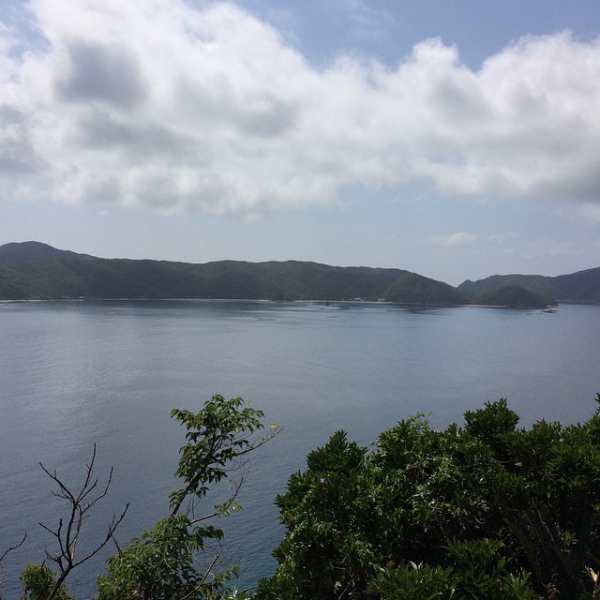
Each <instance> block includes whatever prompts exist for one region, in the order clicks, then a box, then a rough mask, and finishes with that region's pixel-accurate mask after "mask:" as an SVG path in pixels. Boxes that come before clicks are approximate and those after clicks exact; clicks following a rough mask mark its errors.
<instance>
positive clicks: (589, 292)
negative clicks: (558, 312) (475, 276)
mask: <svg viewBox="0 0 600 600" xmlns="http://www.w3.org/2000/svg"><path fill="white" fill-rule="evenodd" d="M513 285H518V286H520V287H522V288H524V289H526V290H528V291H530V292H532V293H534V294H541V295H542V296H546V297H549V298H555V299H556V300H559V301H563V302H591V303H596V302H600V267H597V268H595V269H587V270H585V271H578V272H577V273H571V274H569V275H559V276H558V277H542V276H541V275H493V276H492V277H486V278H485V279H480V280H479V281H469V280H467V281H465V282H463V283H461V284H460V285H459V286H458V290H459V291H460V292H462V293H463V294H465V295H466V296H471V297H473V296H482V295H484V294H489V293H492V292H495V291H496V290H499V289H500V288H502V287H505V286H513Z"/></svg>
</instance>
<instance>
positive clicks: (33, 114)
mask: <svg viewBox="0 0 600 600" xmlns="http://www.w3.org/2000/svg"><path fill="white" fill-rule="evenodd" d="M28 11H29V12H28V14H29V19H30V20H31V22H32V23H31V24H30V25H32V26H33V27H35V28H37V32H38V35H39V37H38V38H36V39H28V38H26V37H25V36H24V34H22V33H20V32H19V30H18V29H11V28H10V27H9V26H8V25H2V24H0V189H1V190H2V194H3V196H4V197H13V198H17V199H18V198H39V197H45V198H49V199H53V200H57V201H62V202H69V203H86V202H96V201H102V202H112V203H117V204H119V205H124V206H131V207H148V208H151V209H156V210H164V211H186V210H190V211H194V210H199V211H207V212H211V213H215V214H236V213H239V214H252V213H260V212H264V211H271V210H280V209H290V208H301V207H304V206H307V205H311V204H323V203H330V202H334V201H335V200H336V198H337V194H338V192H339V190H340V189H341V188H342V187H343V186H346V185H352V184H354V183H358V184H361V185H363V186H367V187H370V186H372V187H373V188H376V187H379V186H393V185H402V184H403V183H408V182H413V181H419V180H422V181H424V182H427V183H429V184H430V185H432V186H433V187H434V188H435V189H436V190H437V191H438V192H440V193H442V194H448V195H454V194H461V195H485V196H497V197H533V196H535V197H549V198H559V199H564V200H573V201H579V202H582V203H589V204H594V203H595V204H600V193H599V190H600V110H599V106H600V39H596V40H593V41H590V42H586V43H582V42H580V41H577V40H575V39H573V37H572V36H571V35H570V34H569V33H568V32H563V33H560V34H556V35H552V36H545V37H529V38H524V39H521V40H519V41H517V42H515V43H513V44H511V45H510V46H508V47H507V48H505V49H504V50H503V51H502V52H501V53H499V54H497V55H495V56H492V57H490V58H489V59H488V60H487V61H485V62H484V64H483V65H482V67H481V69H480V70H478V71H473V70H470V69H469V68H467V67H466V66H464V65H463V64H461V61H460V56H459V52H458V50H457V49H456V48H454V47H452V46H447V45H444V44H443V42H442V41H440V40H437V39H430V40H425V41H423V42H422V43H420V44H418V45H417V46H415V48H414V49H413V52H412V54H411V55H410V56H407V57H399V62H398V64H397V66H395V67H394V68H390V67H388V66H385V65H382V64H380V63H378V62H375V61H373V62H370V61H367V60H364V59H359V58H356V57H349V56H341V57H339V58H338V60H337V61H336V62H335V63H334V64H331V65H329V66H328V67H327V68H324V69H316V68H314V67H312V66H311V65H310V64H309V63H308V62H307V61H306V60H305V59H304V57H303V56H302V55H301V54H300V53H299V52H298V51H297V50H295V49H294V48H293V47H292V46H290V45H289V44H287V43H286V40H285V39H284V38H283V37H282V35H281V34H280V33H279V32H278V31H277V30H276V29H274V28H273V27H271V26H269V25H268V24H266V23H264V22H261V21H259V20H258V19H256V18H255V17H253V16H252V15H251V14H249V13H247V12H245V11H243V10H242V9H240V8H239V7H237V6H236V5H234V4H230V3H206V4H202V5H201V7H200V8H192V7H191V6H190V5H189V4H187V3H185V2H183V1H182V0H145V1H144V2H122V0H103V1H102V2H98V1H97V0H62V1H61V2H60V3H56V2H54V1H53V0H32V1H31V2H30V3H29V5H28Z"/></svg>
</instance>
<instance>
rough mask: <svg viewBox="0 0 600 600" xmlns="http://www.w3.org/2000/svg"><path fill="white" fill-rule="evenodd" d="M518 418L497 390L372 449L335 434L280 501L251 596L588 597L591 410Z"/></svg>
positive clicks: (592, 549)
mask: <svg viewBox="0 0 600 600" xmlns="http://www.w3.org/2000/svg"><path fill="white" fill-rule="evenodd" d="M599 400H600V396H599ZM517 425H518V415H517V414H516V413H515V412H514V411H512V410H510V409H509V408H508V405H507V402H506V400H504V399H502V400H499V401H497V402H491V403H487V404H485V406H484V407H483V408H482V409H480V410H476V411H468V412H467V413H466V414H465V425H464V427H459V426H458V425H451V426H449V427H448V428H447V429H446V430H445V431H434V430H432V429H431V428H430V427H429V424H428V422H427V421H426V420H425V419H424V418H423V417H422V416H416V417H413V418H411V419H407V420H405V421H401V422H400V423H398V424H397V425H396V426H395V427H392V428H391V429H389V430H387V431H385V432H383V433H382V434H381V436H380V437H379V439H378V440H377V442H376V443H375V444H374V448H373V449H372V451H371V452H367V450H366V449H365V448H360V447H358V446H356V444H354V443H352V442H349V441H348V440H347V439H346V435H345V434H344V433H342V432H340V433H336V434H335V435H334V436H333V437H332V438H331V440H330V442H329V443H328V444H327V445H326V446H325V447H323V448H320V449H318V450H315V451H313V452H311V454H310V455H309V457H308V461H307V469H306V471H304V472H302V473H296V474H294V475H292V477H291V478H290V480H289V483H288V488H287V492H286V493H285V494H283V495H282V496H280V497H278V499H277V504H278V506H279V508H280V510H281V515H282V521H283V523H284V524H285V525H286V526H287V528H288V533H287V535H286V537H285V539H284V540H283V541H282V542H281V544H280V545H279V546H278V548H276V550H275V552H274V556H275V557H276V558H277V560H278V562H279V566H278V569H277V571H276V573H275V574H274V575H273V576H272V577H271V578H269V579H267V580H263V581H261V582H260V584H259V589H258V592H257V599H258V600H275V599H290V600H291V599H292V598H294V599H298V600H301V599H306V600H309V599H313V598H317V599H318V598H322V599H325V598H338V599H345V598H347V599H365V600H367V599H368V600H377V599H379V600H384V599H388V598H389V599H392V598H393V599H400V598H417V599H419V598H423V599H430V598H431V599H434V598H442V599H447V598H460V599H463V598H485V599H486V600H488V599H490V600H509V599H510V600H533V599H535V598H542V597H545V598H561V599H563V598H566V599H573V600H575V599H577V600H583V599H584V598H591V597H592V594H596V593H597V590H596V585H597V577H596V579H594V577H593V574H595V573H596V572H597V571H598V567H599V562H600V528H599V520H598V516H599V511H600V486H599V485H598V482H599V481H600V416H599V413H598V412H596V413H595V414H594V416H593V417H592V418H591V419H590V420H589V421H588V422H587V423H584V424H580V425H572V426H568V427H563V426H561V425H560V424H558V423H546V422H544V421H540V422H538V423H536V424H535V425H534V426H533V427H532V428H531V429H529V430H527V429H518V428H517Z"/></svg>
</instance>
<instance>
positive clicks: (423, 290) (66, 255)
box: [0, 242, 467, 305]
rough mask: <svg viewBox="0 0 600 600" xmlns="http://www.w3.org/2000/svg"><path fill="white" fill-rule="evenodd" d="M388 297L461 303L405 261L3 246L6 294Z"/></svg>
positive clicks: (0, 295)
mask: <svg viewBox="0 0 600 600" xmlns="http://www.w3.org/2000/svg"><path fill="white" fill-rule="evenodd" d="M79 297H83V298H231V299H242V298H243V299H265V300H330V301H338V300H350V299H362V300H385V301H390V302H403V303H411V304H428V305H457V304H464V303H465V302H466V301H467V298H466V297H465V296H464V295H463V294H462V293H461V292H459V291H458V290H456V288H453V287H452V286H450V285H448V284H446V283H442V282H440V281H435V280H433V279H429V278H427V277H422V276H421V275H417V274H416V273H410V272H408V271H403V270H400V269H376V268H370V267H332V266H328V265H323V264H318V263H311V262H300V261H285V262H263V263H249V262H243V261H219V262H211V263H206V264H189V263H180V262H167V261H154V260H128V259H104V258H96V257H93V256H89V255H87V254H77V253H74V252H69V251H65V250H57V249H56V248H53V247H52V246H48V245H46V244H41V243H39V242H24V243H19V244H16V243H11V244H6V245H4V246H0V299H4V300H27V299H57V298H79Z"/></svg>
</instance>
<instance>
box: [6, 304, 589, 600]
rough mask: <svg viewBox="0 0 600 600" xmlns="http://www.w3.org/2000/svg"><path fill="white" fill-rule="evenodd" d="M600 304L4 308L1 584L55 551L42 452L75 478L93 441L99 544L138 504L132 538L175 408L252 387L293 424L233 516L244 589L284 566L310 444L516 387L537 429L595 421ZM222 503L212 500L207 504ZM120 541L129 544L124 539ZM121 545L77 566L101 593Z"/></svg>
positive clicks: (90, 534) (233, 545)
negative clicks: (105, 487) (542, 307)
mask: <svg viewBox="0 0 600 600" xmlns="http://www.w3.org/2000/svg"><path fill="white" fill-rule="evenodd" d="M599 357H600V306H582V305H561V306H559V308H558V309H557V310H556V311H555V312H543V311H537V310H507V309H493V308H475V307H461V308H416V307H410V308H407V307H402V306H396V305H387V304H368V303H346V304H331V305H329V306H326V305H324V304H310V303H306V304H304V303H293V304H287V303H281V304H279V303H270V302H253V301H247V302H239V301H61V302H28V303H4V304H0V485H1V489H0V555H1V554H2V552H3V551H4V550H6V549H7V548H8V547H10V546H11V545H12V544H15V543H16V542H18V541H19V540H20V539H21V538H22V537H23V535H24V534H25V533H27V539H26V541H25V543H24V544H23V545H22V546H21V547H20V548H19V549H18V550H16V551H14V552H12V553H10V554H9V555H8V556H7V557H6V558H5V560H4V569H5V572H6V574H5V578H4V583H3V585H2V586H1V587H0V596H2V597H3V598H4V599H5V600H7V599H11V598H18V595H19V589H20V587H19V582H18V573H19V572H20V570H21V569H22V568H23V566H24V565H25V563H26V562H27V561H30V562H37V563H39V562H41V561H42V560H43V559H44V556H45V551H46V550H47V551H48V552H49V553H50V554H52V553H53V552H54V551H55V544H54V540H53V539H52V536H50V535H49V534H48V533H47V532H45V531H44V530H43V528H42V527H40V526H39V523H40V522H41V523H44V524H46V525H48V526H50V527H51V528H54V527H56V525H57V523H58V520H59V519H60V517H61V515H64V511H65V509H66V505H65V504H64V502H63V503H62V504H61V501H60V500H59V499H57V498H56V497H55V496H53V494H52V492H53V490H54V491H55V489H56V488H55V486H54V485H53V483H52V481H51V480H50V479H49V477H48V476H47V475H45V474H44V473H43V471H42V469H41V467H40V465H39V463H40V462H41V463H43V465H44V466H45V467H47V468H48V469H49V470H50V471H54V470H56V472H57V475H58V476H59V477H61V478H63V479H64V480H65V481H66V482H67V483H68V484H69V485H71V486H72V488H73V489H76V488H77V487H78V486H79V485H80V484H81V482H82V480H83V477H84V475H85V465H86V464H88V463H89V461H90V459H91V455H92V452H93V447H94V444H95V445H96V447H97V459H96V474H97V476H98V477H99V479H100V482H101V483H102V482H105V481H106V479H107V477H108V476H109V473H110V468H111V467H114V473H113V477H112V485H111V488H110V490H109V493H108V495H107V497H106V498H105V499H104V500H103V501H102V502H101V503H99V504H98V506H97V509H96V510H95V511H94V512H92V513H91V514H90V517H89V519H88V520H87V521H86V523H85V529H84V532H83V535H82V545H81V548H80V551H81V553H82V554H83V553H84V552H85V551H86V549H89V547H90V546H91V545H93V543H94V542H95V541H96V540H98V539H100V538H101V537H102V535H103V534H104V532H105V528H106V525H107V523H108V521H109V520H110V518H111V516H112V514H113V513H115V512H117V513H118V512H119V511H120V510H122V508H123V507H124V505H125V503H126V502H129V503H130V508H129V512H128V515H127V517H126V519H125V521H124V523H123V525H122V527H121V528H120V530H119V532H118V534H117V537H118V539H119V541H120V542H121V543H125V542H126V541H127V540H128V539H130V538H131V537H132V536H135V535H139V534H141V533H142V531H143V530H144V529H145V528H147V527H149V526H151V525H152V524H153V523H154V522H155V521H156V520H157V519H159V518H161V517H162V516H164V515H166V511H167V506H168V499H167V498H168V493H169V491H171V490H173V489H175V487H176V481H175V480H174V479H173V472H174V470H175V468H176V465H177V461H178V449H179V447H180V446H181V445H182V443H183V431H182V430H181V428H180V427H179V426H178V425H177V424H176V423H175V422H173V421H172V420H171V419H170V417H169V414H170V411H171V409H172V408H174V407H179V408H187V409H190V410H199V409H200V408H201V406H202V404H203V402H204V401H205V400H207V399H209V398H210V397H211V396H212V395H214V394H217V393H219V394H223V395H224V396H226V397H234V396H242V397H243V398H244V399H246V400H252V401H253V403H254V406H255V407H256V408H259V409H261V410H263V411H264V413H265V417H264V422H265V423H266V425H267V428H268V426H269V424H270V423H278V424H279V425H280V426H281V427H282V431H281V433H280V434H279V435H278V436H277V437H276V438H275V439H274V440H272V441H271V442H270V443H269V444H267V445H266V446H264V447H263V448H261V449H260V450H259V451H258V452H257V453H256V454H255V455H254V458H253V460H252V461H251V464H250V465H249V471H248V473H247V478H246V482H245V484H244V488H243V491H242V495H241V503H242V504H243V505H244V508H245V511H244V512H243V513H241V514H236V515H234V516H233V517H231V518H230V519H227V520H224V521H223V525H225V529H226V539H225V544H226V546H225V555H226V556H227V557H228V558H229V559H230V560H234V561H238V562H239V563H240V564H241V568H242V572H241V579H240V583H241V585H242V586H243V585H251V584H252V582H253V581H255V580H256V578H258V577H262V576H267V575H269V574H270V573H271V572H272V570H273V569H274V566H275V563H274V560H273V559H272V558H271V551H272V549H273V548H274V546H275V545H276V544H277V542H278V540H279V539H280V538H281V536H282V535H283V529H282V527H281V526H280V525H279V523H278V512H277V509H276V507H275V506H274V500H275V497H276V495H277V494H278V493H282V492H283V491H284V490H285V485H286V481H287V477H288V476H289V475H290V474H291V473H293V472H295V471H298V470H301V469H303V468H304V465H305V459H306V454H307V453H308V452H309V451H310V450H311V449H313V448H315V447H317V446H320V445H323V444H325V443H326V442H327V440H328V438H329V436H330V435H331V434H332V433H334V432H335V431H337V430H339V429H344V430H346V431H347V432H348V435H349V438H350V439H353V440H356V441H358V442H359V443H361V444H364V445H370V444H371V443H372V442H373V441H374V440H375V439H376V437H377V436H378V434H379V433H381V432H382V431H383V430H384V429H387V428H389V427H391V426H393V425H394V424H395V423H396V422H397V421H399V420H401V419H403V418H406V417H408V416H410V415H413V414H415V413H418V412H419V413H426V414H427V415H428V419H429V421H430V423H431V424H432V426H433V427H436V428H444V427H446V426H447V425H448V424H450V423H452V422H458V423H462V415H463V413H464V411H466V410H471V409H475V408H478V407H481V406H482V405H483V403H484V402H485V401H490V400H497V399H499V398H503V397H504V398H507V399H508V402H509V406H510V407H511V408H512V409H513V410H516V411H517V412H518V413H519V414H520V416H521V425H523V426H529V425H531V424H532V423H533V422H535V421H537V420H540V419H546V420H557V421H561V422H562V423H564V424H568V423H573V422H577V421H581V420H585V419H587V418H588V417H589V416H590V415H591V414H592V413H593V411H594V410H595V408H596V406H597V405H596V403H595V397H596V394H597V393H598V392H600V368H599V364H600V363H599ZM210 508H211V503H210V502H207V512H210ZM109 550H110V552H112V551H114V548H110V549H109ZM106 555H107V552H105V553H103V554H102V555H101V556H98V557H96V558H95V559H94V560H92V561H90V562H88V563H87V564H86V565H85V566H84V567H81V568H80V569H79V570H78V571H75V572H74V573H73V575H72V577H71V578H70V580H69V584H70V589H71V591H72V592H73V593H74V594H75V596H76V597H77V598H89V597H91V596H92V595H93V593H94V591H95V585H94V581H95V579H94V574H96V573H98V572H100V571H102V569H103V562H104V559H105V557H106Z"/></svg>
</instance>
